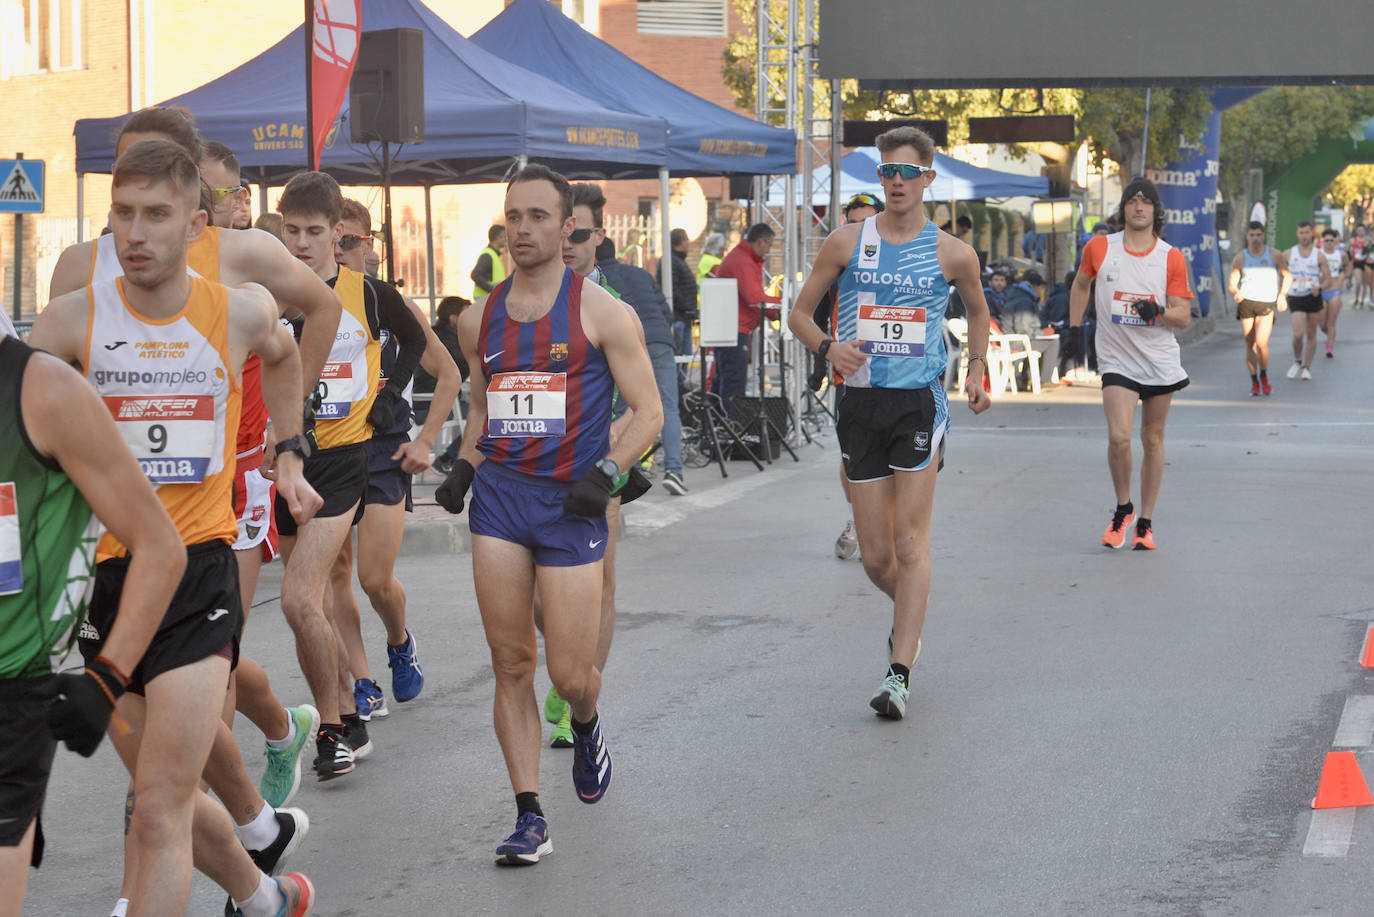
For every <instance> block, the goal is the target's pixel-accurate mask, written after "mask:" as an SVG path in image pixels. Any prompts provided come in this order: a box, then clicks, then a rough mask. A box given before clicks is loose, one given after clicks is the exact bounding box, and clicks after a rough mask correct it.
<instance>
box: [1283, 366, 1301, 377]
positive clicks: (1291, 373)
mask: <svg viewBox="0 0 1374 917" xmlns="http://www.w3.org/2000/svg"><path fill="white" fill-rule="evenodd" d="M1300 372H1302V364H1301V363H1294V364H1293V365H1292V366H1290V367H1288V372H1287V373H1286V374H1285V375H1287V376H1288V378H1290V379H1296V378H1298V373H1300Z"/></svg>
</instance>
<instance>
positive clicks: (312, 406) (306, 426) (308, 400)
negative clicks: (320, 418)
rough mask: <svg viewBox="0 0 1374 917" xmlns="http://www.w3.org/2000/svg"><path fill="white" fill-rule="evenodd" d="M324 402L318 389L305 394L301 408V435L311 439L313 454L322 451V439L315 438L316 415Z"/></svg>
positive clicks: (311, 451)
mask: <svg viewBox="0 0 1374 917" xmlns="http://www.w3.org/2000/svg"><path fill="white" fill-rule="evenodd" d="M322 403H323V402H322V401H321V400H320V392H319V389H316V390H315V391H313V392H311V393H310V394H309V395H306V396H305V404H304V405H303V406H302V408H301V410H302V414H301V436H304V437H305V438H306V439H308V440H310V454H311V455H314V454H315V453H316V452H319V451H320V441H319V440H318V439H316V438H315V415H316V414H318V413H319V411H320V405H321V404H322Z"/></svg>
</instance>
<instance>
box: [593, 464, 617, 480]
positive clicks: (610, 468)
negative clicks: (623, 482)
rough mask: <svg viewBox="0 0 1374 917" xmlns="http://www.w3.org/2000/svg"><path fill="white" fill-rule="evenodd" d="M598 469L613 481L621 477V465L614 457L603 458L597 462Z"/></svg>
mask: <svg viewBox="0 0 1374 917" xmlns="http://www.w3.org/2000/svg"><path fill="white" fill-rule="evenodd" d="M596 470H597V471H599V472H601V473H602V474H604V475H605V476H606V477H607V478H609V479H610V480H612V481H614V480H615V479H616V478H618V477H620V466H619V465H617V464H616V463H615V461H614V460H613V459H602V460H601V461H599V462H597V463H596Z"/></svg>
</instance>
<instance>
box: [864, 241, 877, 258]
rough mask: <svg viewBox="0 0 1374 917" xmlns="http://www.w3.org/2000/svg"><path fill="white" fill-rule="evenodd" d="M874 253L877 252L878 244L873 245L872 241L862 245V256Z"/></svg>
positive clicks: (866, 256)
mask: <svg viewBox="0 0 1374 917" xmlns="http://www.w3.org/2000/svg"><path fill="white" fill-rule="evenodd" d="M876 254H878V246H877V245H874V244H872V243H869V244H868V245H865V246H864V257H865V258H872V257H873V256H874V255H876Z"/></svg>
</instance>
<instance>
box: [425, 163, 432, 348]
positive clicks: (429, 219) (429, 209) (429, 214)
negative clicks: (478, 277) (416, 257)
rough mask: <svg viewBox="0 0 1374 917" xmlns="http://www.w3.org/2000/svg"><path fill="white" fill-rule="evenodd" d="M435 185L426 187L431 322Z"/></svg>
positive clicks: (426, 237)
mask: <svg viewBox="0 0 1374 917" xmlns="http://www.w3.org/2000/svg"><path fill="white" fill-rule="evenodd" d="M433 187H434V186H433V185H425V264H426V266H427V267H428V268H429V320H430V322H431V323H432V322H433V321H434V216H433V214H434V209H433V207H432V206H431V204H430V199H429V198H430V191H432V190H433Z"/></svg>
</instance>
